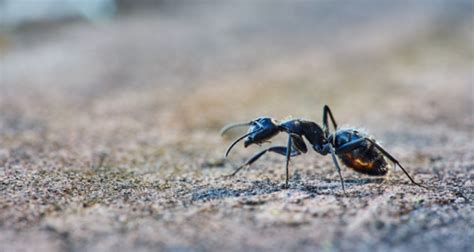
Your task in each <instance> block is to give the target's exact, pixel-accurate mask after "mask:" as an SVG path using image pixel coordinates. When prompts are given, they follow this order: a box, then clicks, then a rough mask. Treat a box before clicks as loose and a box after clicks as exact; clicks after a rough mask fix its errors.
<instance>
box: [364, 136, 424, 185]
mask: <svg viewBox="0 0 474 252" xmlns="http://www.w3.org/2000/svg"><path fill="white" fill-rule="evenodd" d="M365 139H367V140H368V141H369V142H371V143H372V144H373V145H374V146H375V147H376V148H377V149H378V150H380V151H381V152H382V153H383V154H384V155H385V156H386V157H387V158H388V159H390V161H392V162H393V163H394V165H395V164H396V165H398V167H400V168H401V169H402V171H403V173H405V175H407V177H408V178H409V179H410V181H411V182H412V183H413V184H415V185H417V186H419V187H423V188H425V189H428V188H427V187H426V186H423V185H421V184H419V183H417V182H415V180H413V178H412V177H411V176H410V174H408V172H407V171H406V170H405V168H403V166H402V165H401V164H400V162H398V160H396V159H395V158H394V157H393V156H392V155H390V153H388V152H387V151H386V150H384V148H382V146H380V145H379V144H377V143H376V142H375V141H374V140H372V139H369V138H365Z"/></svg>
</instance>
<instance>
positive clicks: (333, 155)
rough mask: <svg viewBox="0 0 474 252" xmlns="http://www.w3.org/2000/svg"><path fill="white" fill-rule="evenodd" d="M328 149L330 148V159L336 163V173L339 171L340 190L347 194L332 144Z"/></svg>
mask: <svg viewBox="0 0 474 252" xmlns="http://www.w3.org/2000/svg"><path fill="white" fill-rule="evenodd" d="M330 149H331V156H332V161H334V164H335V165H336V169H337V173H339V178H340V179H341V185H342V191H343V192H344V194H345V195H346V196H347V193H346V189H345V187H344V179H343V178H342V173H341V167H339V163H338V162H337V158H336V153H335V151H334V148H333V147H332V146H331V147H330Z"/></svg>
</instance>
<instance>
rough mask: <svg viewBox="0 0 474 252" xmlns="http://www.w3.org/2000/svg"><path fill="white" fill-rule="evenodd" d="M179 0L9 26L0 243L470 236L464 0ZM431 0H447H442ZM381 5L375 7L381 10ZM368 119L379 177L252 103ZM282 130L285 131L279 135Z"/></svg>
mask: <svg viewBox="0 0 474 252" xmlns="http://www.w3.org/2000/svg"><path fill="white" fill-rule="evenodd" d="M428 2H429V1H426V2H425V1H424V2H423V3H424V4H418V5H401V4H396V5H393V4H392V5H391V4H388V3H385V4H381V5H376V4H373V3H365V4H349V3H347V2H345V4H341V5H338V4H328V3H325V2H319V3H318V4H311V3H309V2H299V4H296V5H284V4H282V5H270V4H268V3H265V2H261V3H260V4H257V5H250V4H248V3H245V2H244V3H243V4H226V5H215V4H207V5H202V4H201V5H197V6H190V5H189V4H188V5H186V4H185V5H184V6H180V7H176V8H171V7H167V8H166V9H165V10H161V11H158V12H144V13H142V14H140V15H138V14H130V15H127V16H123V17H121V18H118V19H115V20H113V21H110V22H106V23H100V24H91V23H85V22H73V23H68V24H64V25H57V26H54V27H52V28H45V27H36V28H34V29H27V28H23V29H20V30H18V31H16V32H8V33H4V34H3V35H2V40H1V41H2V43H0V52H1V57H0V59H1V67H0V69H1V73H2V82H1V84H0V85H1V95H0V115H1V116H0V251H130V250H134V251H156V250H158V251H209V250H210V251H243V250H244V251H265V250H272V251H274V250H277V251H279V250H281V251H315V250H324V251H326V250H327V251H334V250H343V251H367V250H379V251H421V250H424V251H472V250H473V245H472V241H474V213H473V204H472V201H473V200H474V197H473V187H474V185H473V181H472V180H473V178H474V169H473V166H474V143H473V127H474V119H473V108H474V103H473V96H474V94H473V84H474V83H473V82H474V81H473V66H474V62H473V53H474V50H473V46H472V45H473V44H474V41H473V38H474V36H473V30H472V29H473V18H472V3H470V2H469V1H467V2H462V1H460V2H456V3H455V4H452V5H449V6H444V5H442V3H441V4H440V3H439V2H435V1H433V2H429V3H431V4H427V3H428ZM435 3H437V4H435ZM379 8H381V9H382V10H384V11H383V13H380V12H379V11H376V10H379ZM324 104H329V105H331V107H332V109H333V112H334V113H335V116H336V119H337V120H338V122H339V124H341V125H351V126H353V127H361V128H364V129H366V130H367V131H368V132H370V133H371V134H372V135H373V136H374V137H375V138H376V139H378V140H379V141H380V142H381V143H382V144H383V145H384V146H385V147H386V148H387V149H388V150H390V151H391V152H392V154H394V155H395V156H396V157H397V158H398V159H399V160H400V161H401V162H402V163H403V164H404V165H405V166H406V167H407V169H408V170H409V172H410V173H411V174H412V175H413V176H414V177H415V179H416V180H417V181H420V182H421V183H423V184H424V185H426V186H429V187H431V189H430V190H425V189H422V188H419V187H416V186H413V185H411V184H410V183H409V181H408V180H407V178H406V177H405V176H404V175H403V173H402V172H401V171H400V170H393V171H391V173H390V174H389V176H387V179H383V178H374V177H367V176H364V175H360V174H357V173H355V172H354V171H352V170H350V169H348V168H344V169H343V176H344V178H345V181H346V190H347V193H348V195H347V196H345V195H344V194H343V193H342V190H341V188H340V184H339V180H338V176H337V173H336V172H335V169H334V167H333V165H332V162H331V159H330V157H328V156H326V157H323V156H319V155H318V154H316V153H314V152H310V153H308V154H306V155H304V156H301V157H297V158H294V159H293V160H292V162H291V179H290V188H289V189H283V184H284V168H283V167H284V158H283V157H280V156H275V155H271V154H269V155H267V156H265V157H264V158H262V159H261V160H259V162H257V163H256V164H255V165H253V166H252V167H251V168H249V169H246V170H244V171H242V172H241V173H239V174H238V176H236V177H234V178H231V179H224V178H222V177H221V176H222V175H224V174H227V173H229V172H231V171H232V169H233V168H234V167H236V166H238V165H239V164H240V163H242V162H244V161H245V160H246V158H248V157H249V156H250V155H252V153H255V152H256V151H257V149H258V148H255V147H252V148H250V147H249V148H248V149H244V148H243V146H242V145H239V146H237V148H236V149H235V151H234V152H233V153H232V155H231V156H230V158H229V159H228V160H224V159H223V153H224V151H225V149H226V147H227V145H228V144H229V143H230V142H231V140H232V138H233V137H237V136H238V134H241V133H242V132H243V131H239V130H236V131H234V132H233V133H232V134H231V136H230V137H228V138H221V137H220V136H219V134H218V132H219V129H220V127H222V126H223V125H225V124H226V123H229V122H234V121H247V120H249V119H252V118H255V117H257V116H260V115H269V116H272V117H275V118H279V119H283V118H288V117H289V116H292V117H294V118H306V119H310V120H314V121H316V122H318V123H320V121H321V115H322V106H323V105H324ZM279 141H281V142H282V143H284V142H285V138H284V137H283V136H282V137H281V138H276V139H275V141H274V142H279Z"/></svg>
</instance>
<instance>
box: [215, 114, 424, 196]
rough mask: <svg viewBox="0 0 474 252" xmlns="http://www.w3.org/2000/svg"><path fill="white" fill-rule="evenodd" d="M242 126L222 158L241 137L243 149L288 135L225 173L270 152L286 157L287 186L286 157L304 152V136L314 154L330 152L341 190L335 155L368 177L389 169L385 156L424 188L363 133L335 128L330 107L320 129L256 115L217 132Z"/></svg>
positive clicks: (310, 122) (306, 124) (298, 121)
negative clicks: (283, 143) (244, 129)
mask: <svg viewBox="0 0 474 252" xmlns="http://www.w3.org/2000/svg"><path fill="white" fill-rule="evenodd" d="M328 118H330V120H331V122H332V125H333V127H334V132H333V133H330V132H329V125H328ZM243 126H249V129H248V132H247V134H245V135H243V136H241V137H239V138H238V139H237V140H235V141H234V142H233V143H232V144H231V145H230V146H229V147H228V149H227V151H226V153H225V157H226V158H227V156H228V155H229V153H230V151H231V150H232V148H233V147H234V146H235V145H236V144H237V143H238V142H240V141H241V140H243V139H245V140H244V146H245V148H247V147H248V146H249V145H251V144H258V145H260V144H262V143H264V142H268V140H269V139H271V138H272V137H274V136H276V135H277V134H278V133H280V132H285V133H287V134H288V144H287V145H286V146H272V147H269V148H266V149H264V150H262V151H260V152H259V153H257V154H256V155H255V156H253V157H251V158H250V159H249V160H247V162H245V163H244V164H243V165H242V166H240V167H238V168H237V169H235V171H234V172H233V173H232V174H229V175H228V176H234V175H235V174H237V172H239V171H240V170H241V169H242V168H244V167H246V166H250V165H251V164H252V163H254V162H255V161H257V160H258V159H259V158H260V157H262V156H263V155H264V154H265V153H267V152H274V153H277V154H280V155H283V156H285V157H286V183H285V186H286V188H288V177H289V170H288V165H289V162H290V159H291V158H292V157H296V156H298V155H301V154H303V153H306V152H307V151H308V148H307V147H306V143H305V141H304V139H306V140H307V141H308V142H309V143H310V144H311V145H312V147H313V149H314V150H315V151H316V152H317V153H319V154H321V155H327V154H329V153H330V154H331V156H332V160H333V162H334V165H335V166H336V169H337V172H338V173H339V178H340V180H341V185H342V190H343V191H344V193H345V187H344V179H343V178H342V174H341V168H340V166H339V162H338V160H337V157H339V159H340V160H341V161H342V162H343V163H344V164H345V165H346V166H348V167H350V168H352V169H354V170H355V171H357V172H360V173H364V174H367V175H371V176H383V175H385V174H387V172H388V169H389V167H388V162H387V160H386V158H387V159H388V160H390V161H392V162H393V165H394V167H395V166H396V165H398V166H399V167H400V168H401V169H402V171H403V172H404V173H405V175H406V176H407V177H408V178H409V179H410V181H411V182H412V183H413V184H415V185H417V186H420V187H424V186H422V185H420V184H419V183H417V182H415V181H414V180H413V178H412V177H411V176H410V175H409V174H408V172H407V171H406V170H405V168H404V167H403V166H402V165H401V164H400V162H398V160H397V159H395V158H394V157H393V156H392V155H391V154H390V153H388V152H387V151H386V150H385V149H383V148H382V147H381V146H380V145H379V144H378V143H377V142H376V141H375V140H374V139H372V138H371V137H369V136H368V135H367V134H364V133H362V132H359V131H357V130H356V129H338V128H337V123H336V120H335V119H334V116H333V114H332V112H331V109H330V108H329V106H327V105H325V106H324V109H323V128H321V127H320V126H319V125H318V124H316V123H315V122H312V121H307V120H301V119H291V120H286V121H283V122H281V123H280V122H278V121H276V120H274V119H272V118H270V117H259V118H257V119H255V120H252V121H250V122H248V123H235V124H229V125H227V126H225V127H224V128H223V129H222V130H221V135H223V134H225V133H226V132H227V131H228V130H230V129H233V128H236V127H243ZM424 188H426V187H424Z"/></svg>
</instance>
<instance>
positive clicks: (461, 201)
mask: <svg viewBox="0 0 474 252" xmlns="http://www.w3.org/2000/svg"><path fill="white" fill-rule="evenodd" d="M465 201H466V200H465V199H464V198H461V197H459V198H457V199H456V200H455V201H454V203H456V204H462V203H464V202H465Z"/></svg>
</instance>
